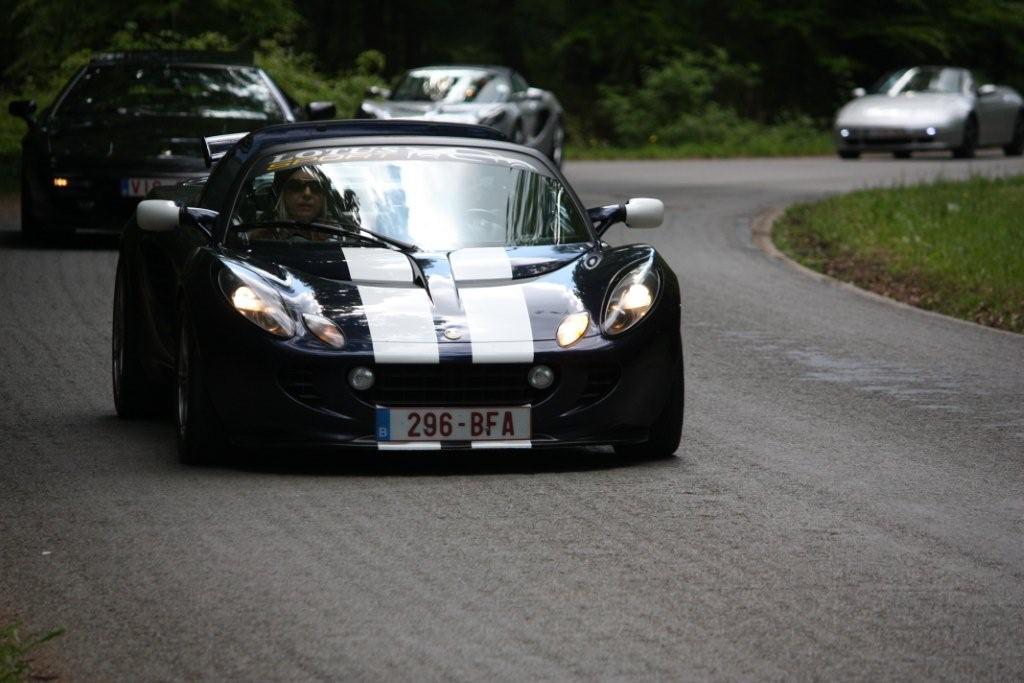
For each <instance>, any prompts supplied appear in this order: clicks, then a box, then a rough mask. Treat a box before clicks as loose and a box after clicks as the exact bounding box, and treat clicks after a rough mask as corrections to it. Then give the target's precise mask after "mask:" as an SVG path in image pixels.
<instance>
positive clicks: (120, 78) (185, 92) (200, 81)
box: [56, 64, 285, 123]
mask: <svg viewBox="0 0 1024 683" xmlns="http://www.w3.org/2000/svg"><path fill="white" fill-rule="evenodd" d="M56 113H57V114H58V115H60V116H68V115H71V116H90V115H110V114H116V115H122V116H171V117H175V116H202V117H207V118H231V119H249V120H253V121H261V122H266V123H279V122H284V121H285V116H284V112H282V111H281V107H280V106H279V105H278V103H277V101H276V100H275V99H274V96H273V94H272V93H271V92H270V88H269V87H268V86H267V84H266V82H265V81H264V80H263V78H262V77H261V76H260V74H259V72H258V71H256V70H255V69H248V68H244V67H229V68H223V67H200V66H183V65H165V64H153V65H151V64H143V65H140V64H118V65H112V66H91V67H89V68H88V69H87V70H86V72H85V73H84V74H82V77H81V78H79V79H78V81H77V82H76V83H75V86H74V88H72V90H71V92H69V93H68V94H67V96H66V97H65V98H64V100H63V101H62V102H61V104H60V106H59V108H58V110H57V112H56Z"/></svg>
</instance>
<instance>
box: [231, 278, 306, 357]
mask: <svg viewBox="0 0 1024 683" xmlns="http://www.w3.org/2000/svg"><path fill="white" fill-rule="evenodd" d="M219 280H220V288H221V291H223V292H224V296H226V297H227V299H228V301H229V302H231V305H232V306H233V307H234V309H235V310H236V311H238V312H239V313H240V314H241V315H242V316H243V317H244V318H245V319H246V320H248V321H249V322H251V323H254V324H255V325H258V326H259V327H261V328H262V329H264V330H265V331H267V332H269V333H270V334H272V335H274V336H275V337H281V338H282V339H289V338H291V337H293V336H295V320H294V319H293V318H292V316H291V315H290V314H289V312H288V310H287V309H286V308H285V305H284V301H282V299H281V295H280V294H278V293H277V292H275V291H274V290H273V288H272V287H270V285H268V284H266V283H265V282H262V281H261V280H260V278H259V277H258V276H256V275H250V274H248V273H244V272H242V271H241V270H240V269H239V270H235V269H232V268H230V267H229V268H224V269H223V270H221V271H220V276H219Z"/></svg>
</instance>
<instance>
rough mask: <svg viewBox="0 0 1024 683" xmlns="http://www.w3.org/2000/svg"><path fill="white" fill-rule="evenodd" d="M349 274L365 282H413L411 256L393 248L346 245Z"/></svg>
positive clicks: (344, 251) (343, 249) (345, 251)
mask: <svg viewBox="0 0 1024 683" xmlns="http://www.w3.org/2000/svg"><path fill="white" fill-rule="evenodd" d="M341 252H342V253H343V254H344V255H345V262H346V263H347V264H348V272H349V276H350V277H351V278H352V279H353V280H361V281H364V282H412V280H413V274H412V266H411V265H410V264H409V258H408V257H407V256H406V255H405V254H402V253H399V252H397V251H394V250H393V249H376V248H359V247H355V248H353V247H345V248H342V250H341Z"/></svg>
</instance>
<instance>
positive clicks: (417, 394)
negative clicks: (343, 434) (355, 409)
mask: <svg viewBox="0 0 1024 683" xmlns="http://www.w3.org/2000/svg"><path fill="white" fill-rule="evenodd" d="M531 367H532V366H531V365H528V364H520V363H515V364H494V365H491V364H468V363H467V364H464V365H463V364H454V365H453V364H445V365H377V366H375V367H374V373H375V374H376V376H377V381H376V383H375V384H374V386H373V388H372V389H371V390H370V391H369V392H368V394H369V396H368V398H369V399H370V401H371V402H373V403H376V404H377V405H382V406H513V405H525V404H527V403H531V404H532V403H537V402H538V401H541V400H543V399H544V397H546V396H547V395H548V394H550V393H551V391H552V390H553V389H554V386H555V385H552V386H551V387H549V388H548V389H545V390H538V389H534V388H533V387H531V386H530V385H529V384H528V383H527V381H526V374H527V372H528V371H529V370H530V368H531ZM555 374H556V380H555V384H556V385H557V383H558V380H557V370H556V373H555Z"/></svg>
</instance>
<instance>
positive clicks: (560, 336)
mask: <svg viewBox="0 0 1024 683" xmlns="http://www.w3.org/2000/svg"><path fill="white" fill-rule="evenodd" d="M589 327H590V314H589V313H587V312H586V311H583V312H582V313H570V314H569V315H567V316H565V318H564V319H563V320H562V322H561V323H560V324H559V325H558V331H557V332H556V333H555V338H556V339H557V340H558V345H559V346H561V347H562V348H565V347H566V346H572V345H573V344H575V343H576V342H578V341H579V340H580V338H581V337H582V336H583V335H585V334H586V333H587V328H589Z"/></svg>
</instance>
